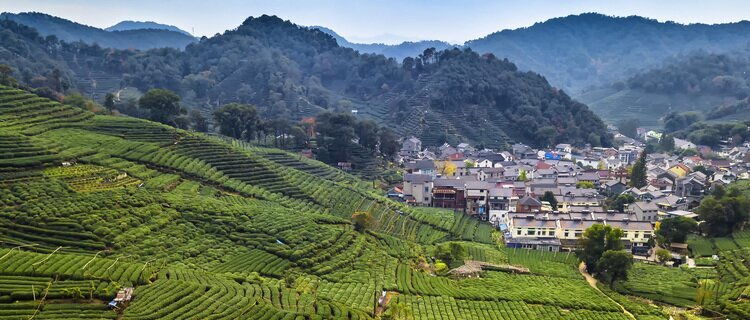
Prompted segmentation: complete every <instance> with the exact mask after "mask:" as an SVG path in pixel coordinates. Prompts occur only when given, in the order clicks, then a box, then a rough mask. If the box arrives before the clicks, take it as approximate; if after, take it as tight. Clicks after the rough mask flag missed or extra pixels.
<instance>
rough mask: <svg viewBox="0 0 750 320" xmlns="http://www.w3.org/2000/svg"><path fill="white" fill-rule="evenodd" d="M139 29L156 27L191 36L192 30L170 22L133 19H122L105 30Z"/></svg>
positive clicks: (156, 28)
mask: <svg viewBox="0 0 750 320" xmlns="http://www.w3.org/2000/svg"><path fill="white" fill-rule="evenodd" d="M139 29H155V30H169V31H174V32H179V33H182V34H184V35H187V36H191V37H192V35H191V34H190V32H187V31H185V30H182V29H180V28H178V27H175V26H172V25H168V24H161V23H156V22H153V21H131V20H125V21H120V22H118V23H117V24H115V25H113V26H111V27H109V28H105V29H104V30H107V31H128V30H139Z"/></svg>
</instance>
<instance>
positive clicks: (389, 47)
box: [310, 26, 454, 62]
mask: <svg viewBox="0 0 750 320" xmlns="http://www.w3.org/2000/svg"><path fill="white" fill-rule="evenodd" d="M310 29H318V30H320V31H323V32H324V33H327V34H328V35H330V36H332V37H333V38H334V39H336V42H337V43H338V44H339V45H340V46H342V47H346V48H352V49H354V50H357V51H359V52H360V53H372V54H382V55H384V56H386V57H389V58H394V59H396V60H397V61H398V62H401V60H403V59H404V58H406V57H414V56H417V55H419V54H421V53H422V52H423V51H424V50H425V49H428V48H435V49H437V50H444V49H449V48H453V47H454V45H452V44H450V43H448V42H445V41H440V40H422V41H405V42H402V43H399V44H384V43H353V42H350V41H349V40H347V39H346V38H344V37H342V36H341V35H339V34H338V33H336V31H333V30H331V29H329V28H326V27H321V26H311V27H310Z"/></svg>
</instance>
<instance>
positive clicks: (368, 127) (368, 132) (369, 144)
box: [355, 120, 378, 151]
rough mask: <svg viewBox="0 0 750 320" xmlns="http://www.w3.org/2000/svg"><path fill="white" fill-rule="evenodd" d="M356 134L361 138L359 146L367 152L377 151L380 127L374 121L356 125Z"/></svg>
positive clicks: (361, 122) (364, 121)
mask: <svg viewBox="0 0 750 320" xmlns="http://www.w3.org/2000/svg"><path fill="white" fill-rule="evenodd" d="M355 132H356V133H357V138H359V145H361V146H363V147H365V148H367V150H371V151H375V148H376V147H377V145H378V125H377V124H376V123H375V121H372V120H363V121H358V122H357V123H356V125H355Z"/></svg>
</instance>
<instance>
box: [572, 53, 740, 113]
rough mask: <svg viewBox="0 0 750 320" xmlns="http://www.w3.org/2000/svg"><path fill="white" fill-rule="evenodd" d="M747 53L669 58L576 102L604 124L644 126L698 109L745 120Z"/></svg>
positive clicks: (588, 92)
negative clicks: (621, 122)
mask: <svg viewBox="0 0 750 320" xmlns="http://www.w3.org/2000/svg"><path fill="white" fill-rule="evenodd" d="M748 48H750V46H749V47H748ZM747 52H748V51H747V49H745V50H740V51H737V52H731V53H720V54H717V53H707V52H699V53H694V54H691V55H687V56H683V57H679V58H674V59H670V60H669V61H668V62H667V63H665V64H664V66H661V67H658V68H654V69H650V70H647V71H644V72H641V73H638V74H636V75H634V76H632V77H630V78H628V79H625V80H622V81H619V82H617V83H615V84H613V85H611V86H605V87H602V88H597V89H593V90H589V91H587V92H584V93H583V94H581V96H580V98H581V99H582V100H583V101H584V102H586V103H587V104H588V105H589V106H590V107H591V108H592V109H593V110H595V111H596V112H597V113H599V114H601V115H603V117H604V118H606V119H608V120H613V121H614V120H620V119H628V118H633V119H639V120H640V122H641V123H642V124H644V125H647V126H660V123H659V122H658V121H657V120H658V119H660V118H662V117H664V116H665V115H666V114H668V113H673V112H674V113H680V112H686V111H698V112H700V113H701V114H702V115H703V118H704V119H705V120H719V119H724V120H748V119H750V118H748V113H747V111H748V110H747V109H748V108H747V105H748V103H747V102H748V97H749V96H750V54H748V53H747Z"/></svg>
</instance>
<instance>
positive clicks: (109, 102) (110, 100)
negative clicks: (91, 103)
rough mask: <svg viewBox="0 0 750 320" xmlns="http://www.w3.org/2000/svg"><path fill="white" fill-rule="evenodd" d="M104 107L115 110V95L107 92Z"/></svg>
mask: <svg viewBox="0 0 750 320" xmlns="http://www.w3.org/2000/svg"><path fill="white" fill-rule="evenodd" d="M104 107H105V108H107V110H110V111H111V110H112V109H114V108H115V95H114V94H112V93H111V92H107V94H106V95H104Z"/></svg>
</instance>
